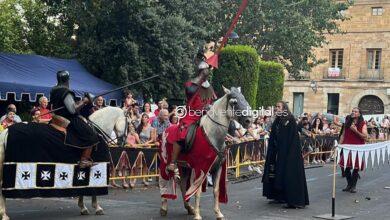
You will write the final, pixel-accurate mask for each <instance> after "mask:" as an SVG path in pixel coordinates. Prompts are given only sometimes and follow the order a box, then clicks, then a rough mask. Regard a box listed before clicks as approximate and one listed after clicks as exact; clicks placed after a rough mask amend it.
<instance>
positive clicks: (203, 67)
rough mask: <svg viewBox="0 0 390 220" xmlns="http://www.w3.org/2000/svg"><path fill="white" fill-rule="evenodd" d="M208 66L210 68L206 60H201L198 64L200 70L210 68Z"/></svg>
mask: <svg viewBox="0 0 390 220" xmlns="http://www.w3.org/2000/svg"><path fill="white" fill-rule="evenodd" d="M208 68H210V66H209V64H207V63H206V62H205V61H201V62H200V63H199V64H198V70H203V69H208Z"/></svg>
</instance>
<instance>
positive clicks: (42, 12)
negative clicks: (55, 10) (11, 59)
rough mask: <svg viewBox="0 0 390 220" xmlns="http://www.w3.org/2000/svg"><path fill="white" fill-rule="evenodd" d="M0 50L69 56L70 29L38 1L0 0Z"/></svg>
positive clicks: (70, 47) (70, 50)
mask: <svg viewBox="0 0 390 220" xmlns="http://www.w3.org/2000/svg"><path fill="white" fill-rule="evenodd" d="M0 11H1V13H0V36H1V37H0V51H3V52H10V53H35V54H39V55H47V56H55V57H70V56H71V53H72V45H71V38H70V36H71V35H72V33H71V32H69V29H68V28H64V27H63V25H62V23H60V22H59V21H58V19H57V18H56V17H54V16H52V15H51V14H50V13H49V6H47V5H46V4H44V2H42V1H31V0H4V1H0Z"/></svg>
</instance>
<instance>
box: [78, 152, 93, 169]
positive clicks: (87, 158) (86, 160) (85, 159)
mask: <svg viewBox="0 0 390 220" xmlns="http://www.w3.org/2000/svg"><path fill="white" fill-rule="evenodd" d="M91 154H92V147H90V148H87V149H85V150H83V152H82V153H81V159H80V161H79V166H80V168H81V169H84V168H88V167H93V166H95V165H96V163H94V162H93V160H92V158H91Z"/></svg>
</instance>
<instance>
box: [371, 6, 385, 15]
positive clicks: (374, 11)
mask: <svg viewBox="0 0 390 220" xmlns="http://www.w3.org/2000/svg"><path fill="white" fill-rule="evenodd" d="M383 12H384V10H383V8H382V7H373V8H372V15H374V16H380V15H382V14H383Z"/></svg>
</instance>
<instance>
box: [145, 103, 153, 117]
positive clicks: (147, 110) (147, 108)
mask: <svg viewBox="0 0 390 220" xmlns="http://www.w3.org/2000/svg"><path fill="white" fill-rule="evenodd" d="M142 113H144V114H147V115H148V116H149V118H153V117H156V115H155V114H154V113H153V112H152V109H151V105H150V103H149V102H145V104H144V109H143V112H142Z"/></svg>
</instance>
